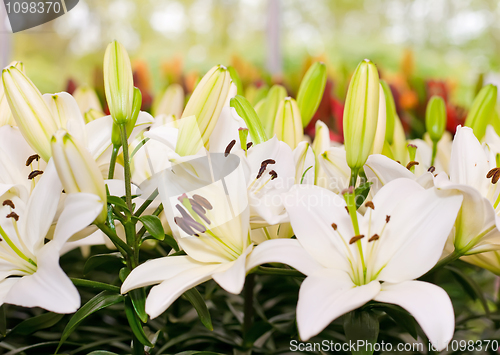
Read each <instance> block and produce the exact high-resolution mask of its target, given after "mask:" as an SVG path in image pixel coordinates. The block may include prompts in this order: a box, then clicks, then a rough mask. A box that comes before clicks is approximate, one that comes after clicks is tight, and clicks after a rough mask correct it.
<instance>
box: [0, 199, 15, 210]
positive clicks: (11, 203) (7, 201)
mask: <svg viewBox="0 0 500 355" xmlns="http://www.w3.org/2000/svg"><path fill="white" fill-rule="evenodd" d="M2 206H10V208H12V209H14V208H16V205H14V202H12V200H5V201H3V203H2Z"/></svg>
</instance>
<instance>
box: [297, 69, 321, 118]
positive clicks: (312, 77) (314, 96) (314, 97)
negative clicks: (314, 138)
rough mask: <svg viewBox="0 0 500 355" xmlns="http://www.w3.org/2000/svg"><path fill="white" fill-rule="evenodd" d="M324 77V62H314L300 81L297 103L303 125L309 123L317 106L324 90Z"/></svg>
mask: <svg viewBox="0 0 500 355" xmlns="http://www.w3.org/2000/svg"><path fill="white" fill-rule="evenodd" d="M326 78H327V75H326V66H325V64H324V63H321V62H316V63H314V64H313V65H311V67H310V68H309V70H307V72H306V75H304V78H303V79H302V82H301V83H300V87H299V93H298V94H297V105H298V106H299V109H300V115H301V117H302V126H303V127H305V126H307V125H308V124H309V122H310V121H311V119H312V118H313V116H314V114H315V113H316V110H317V109H318V107H319V104H320V102H321V99H322V98H323V92H324V91H325V85H326Z"/></svg>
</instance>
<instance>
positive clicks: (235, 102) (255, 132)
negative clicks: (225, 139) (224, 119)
mask: <svg viewBox="0 0 500 355" xmlns="http://www.w3.org/2000/svg"><path fill="white" fill-rule="evenodd" d="M230 106H231V107H234V109H235V110H236V113H237V114H238V115H239V116H240V117H241V118H243V120H244V121H245V123H246V125H247V127H248V129H249V133H250V137H252V142H253V143H254V144H259V143H263V142H265V141H267V137H266V133H265V132H264V128H262V124H261V123H260V120H259V117H258V116H257V113H256V112H255V110H254V109H253V107H252V105H250V102H248V100H247V99H245V98H244V97H243V96H240V95H236V96H235V97H233V98H232V99H231V101H230Z"/></svg>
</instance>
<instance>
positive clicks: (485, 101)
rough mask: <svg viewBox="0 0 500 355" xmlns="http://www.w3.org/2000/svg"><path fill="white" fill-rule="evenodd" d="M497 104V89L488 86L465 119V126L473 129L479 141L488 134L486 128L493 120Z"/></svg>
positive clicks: (483, 89)
mask: <svg viewBox="0 0 500 355" xmlns="http://www.w3.org/2000/svg"><path fill="white" fill-rule="evenodd" d="M496 103H497V87H496V86H495V85H492V84H489V85H486V86H485V87H483V88H482V89H481V91H479V93H478V94H477V96H476V98H475V99H474V102H473V103H472V107H471V109H470V111H469V114H468V115H467V118H466V119H465V126H467V127H470V128H472V130H473V131H474V135H475V136H476V138H477V139H479V140H481V139H482V138H483V137H484V134H485V133H486V126H487V125H488V124H489V123H490V121H491V120H492V119H493V112H494V110H495V106H496Z"/></svg>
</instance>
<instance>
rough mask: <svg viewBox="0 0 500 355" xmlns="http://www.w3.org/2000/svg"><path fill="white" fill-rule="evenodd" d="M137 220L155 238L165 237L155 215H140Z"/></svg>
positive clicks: (161, 238)
mask: <svg viewBox="0 0 500 355" xmlns="http://www.w3.org/2000/svg"><path fill="white" fill-rule="evenodd" d="M139 220H140V221H141V223H142V224H143V225H144V227H145V228H146V230H147V231H148V233H149V234H151V235H152V236H153V237H154V238H155V239H158V240H163V239H165V231H164V230H163V225H162V224H161V221H160V219H159V218H158V217H157V216H142V217H139Z"/></svg>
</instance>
